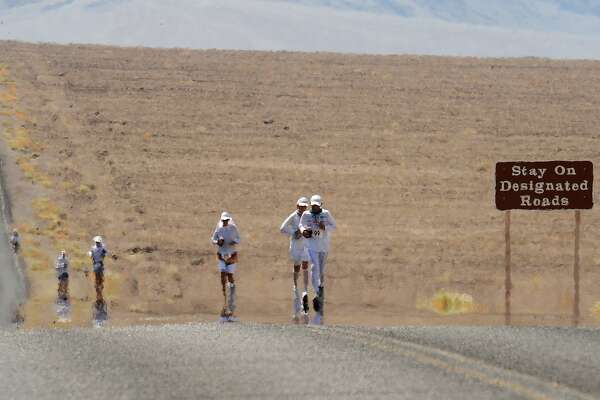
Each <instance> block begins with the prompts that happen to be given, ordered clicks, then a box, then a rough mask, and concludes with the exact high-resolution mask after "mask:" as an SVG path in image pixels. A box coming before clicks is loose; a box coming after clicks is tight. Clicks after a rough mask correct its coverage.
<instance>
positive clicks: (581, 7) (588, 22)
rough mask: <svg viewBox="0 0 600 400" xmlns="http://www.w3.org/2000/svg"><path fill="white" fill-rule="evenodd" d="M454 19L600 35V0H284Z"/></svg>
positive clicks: (456, 21)
mask: <svg viewBox="0 0 600 400" xmlns="http://www.w3.org/2000/svg"><path fill="white" fill-rule="evenodd" d="M285 1H286V2H288V3H295V4H304V5H309V6H320V7H329V8H333V9H337V10H354V11H366V12H372V13H378V14H385V15H397V16H401V17H409V18H411V17H412V18H414V17H420V18H431V19H437V20H442V21H446V22H452V23H460V24H470V25H481V26H495V27H501V28H512V29H528V30H529V29H533V30H542V31H550V32H561V33H581V34H585V35H587V34H590V33H592V32H593V33H595V34H596V35H600V18H599V17H600V1H599V0H285Z"/></svg>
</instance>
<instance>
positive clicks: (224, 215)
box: [221, 211, 231, 221]
mask: <svg viewBox="0 0 600 400" xmlns="http://www.w3.org/2000/svg"><path fill="white" fill-rule="evenodd" d="M230 219H231V215H229V213H228V212H227V211H223V212H222V213H221V221H226V220H230Z"/></svg>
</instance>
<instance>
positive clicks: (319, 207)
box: [300, 194, 336, 317]
mask: <svg viewBox="0 0 600 400" xmlns="http://www.w3.org/2000/svg"><path fill="white" fill-rule="evenodd" d="M310 207H311V208H310V210H309V211H305V212H304V214H302V217H301V218H300V231H301V232H302V236H304V237H305V238H306V247H307V249H308V255H309V256H310V261H311V264H312V268H311V281H312V285H313V289H314V290H315V293H316V294H317V296H316V297H315V298H314V299H313V307H314V308H315V311H317V314H318V315H317V316H316V317H318V316H319V315H320V316H322V315H323V305H324V301H325V263H326V261H327V254H328V253H329V242H330V236H329V235H330V232H331V231H333V230H334V229H335V227H336V224H335V220H334V219H333V217H332V216H331V214H330V213H329V211H328V210H325V209H324V208H323V201H322V200H321V196H319V195H318V194H315V195H313V196H312V197H311V198H310Z"/></svg>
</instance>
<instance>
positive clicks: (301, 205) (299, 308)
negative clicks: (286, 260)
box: [279, 197, 309, 322]
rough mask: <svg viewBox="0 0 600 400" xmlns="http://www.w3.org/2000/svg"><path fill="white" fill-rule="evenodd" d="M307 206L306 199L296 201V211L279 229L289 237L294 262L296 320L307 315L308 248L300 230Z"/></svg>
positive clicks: (293, 290) (293, 293) (293, 289)
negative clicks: (300, 286)
mask: <svg viewBox="0 0 600 400" xmlns="http://www.w3.org/2000/svg"><path fill="white" fill-rule="evenodd" d="M307 208H308V199H307V198H306V197H301V198H300V199H298V201H297V202H296V211H294V212H293V213H291V214H290V215H289V216H288V217H287V218H286V220H285V221H283V223H282V224H281V227H280V228H279V230H280V231H281V233H283V234H285V235H288V236H289V237H290V258H291V259H292V262H293V263H294V274H293V280H294V285H293V286H292V295H293V312H294V314H293V319H294V321H296V322H298V321H299V319H300V315H301V314H302V315H304V316H305V317H306V316H308V261H309V257H308V250H307V249H306V244H305V243H304V242H305V239H304V237H303V236H302V233H301V232H300V217H301V216H302V214H303V213H304V212H305V211H306V209H307ZM300 267H302V275H303V278H304V292H302V300H300V294H299V293H298V276H299V275H300Z"/></svg>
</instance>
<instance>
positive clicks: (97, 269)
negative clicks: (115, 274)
mask: <svg viewBox="0 0 600 400" xmlns="http://www.w3.org/2000/svg"><path fill="white" fill-rule="evenodd" d="M88 254H89V256H90V258H91V259H92V266H93V271H94V276H95V281H96V282H95V287H96V299H97V300H100V301H104V297H103V295H102V291H103V290H104V257H106V255H107V254H108V250H106V247H105V246H104V243H103V240H102V236H95V237H94V245H93V246H92V249H91V250H90V251H89V253H88Z"/></svg>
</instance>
